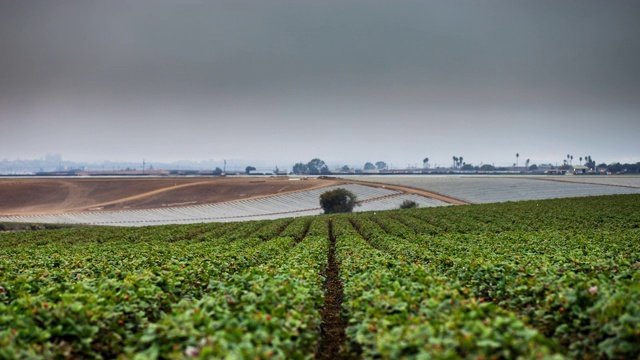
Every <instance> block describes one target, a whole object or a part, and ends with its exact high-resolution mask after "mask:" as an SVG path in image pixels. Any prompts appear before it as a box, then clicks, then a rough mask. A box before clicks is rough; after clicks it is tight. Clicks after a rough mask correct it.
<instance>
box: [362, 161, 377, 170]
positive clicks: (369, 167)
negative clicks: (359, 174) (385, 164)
mask: <svg viewBox="0 0 640 360" xmlns="http://www.w3.org/2000/svg"><path fill="white" fill-rule="evenodd" d="M364 169H365V170H375V169H376V166H375V165H373V164H372V163H370V162H367V163H366V164H364Z"/></svg>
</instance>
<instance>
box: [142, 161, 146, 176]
mask: <svg viewBox="0 0 640 360" xmlns="http://www.w3.org/2000/svg"><path fill="white" fill-rule="evenodd" d="M145 165H146V163H145V161H144V159H142V175H144V166H145Z"/></svg>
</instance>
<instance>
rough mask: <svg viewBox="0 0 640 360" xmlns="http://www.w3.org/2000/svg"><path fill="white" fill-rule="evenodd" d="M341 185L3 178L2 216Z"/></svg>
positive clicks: (185, 202) (275, 180) (222, 198)
mask: <svg viewBox="0 0 640 360" xmlns="http://www.w3.org/2000/svg"><path fill="white" fill-rule="evenodd" d="M335 184H336V182H335V181H329V180H323V179H307V180H300V181H291V180H290V179H289V178H287V177H281V178H259V177H256V178H252V177H240V178H184V177H169V178H51V179H43V178H33V179H30V178H20V179H0V215H34V214H55V213H64V212H80V211H88V210H91V211H100V210H122V209H152V208H160V207H167V206H186V205H201V204H211V203H217V202H223V201H231V200H241V199H248V198H255V197H262V196H269V195H276V194H282V193H287V192H295V191H302V190H308V189H312V188H317V187H323V186H329V185H335Z"/></svg>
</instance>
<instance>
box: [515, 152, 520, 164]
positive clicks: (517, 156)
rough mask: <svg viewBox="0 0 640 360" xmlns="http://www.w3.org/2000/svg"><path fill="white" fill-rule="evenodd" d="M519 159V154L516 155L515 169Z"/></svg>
mask: <svg viewBox="0 0 640 360" xmlns="http://www.w3.org/2000/svg"><path fill="white" fill-rule="evenodd" d="M519 157H520V153H516V167H517V166H518V158H519Z"/></svg>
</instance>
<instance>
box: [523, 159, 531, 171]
mask: <svg viewBox="0 0 640 360" xmlns="http://www.w3.org/2000/svg"><path fill="white" fill-rule="evenodd" d="M529 161H530V160H529V159H527V161H525V162H524V167H526V168H527V169H529Z"/></svg>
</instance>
